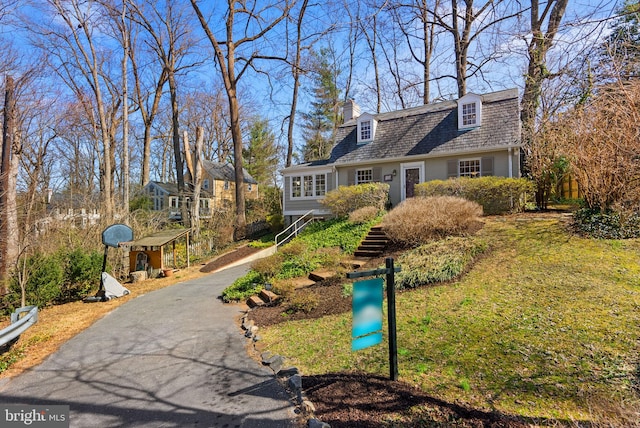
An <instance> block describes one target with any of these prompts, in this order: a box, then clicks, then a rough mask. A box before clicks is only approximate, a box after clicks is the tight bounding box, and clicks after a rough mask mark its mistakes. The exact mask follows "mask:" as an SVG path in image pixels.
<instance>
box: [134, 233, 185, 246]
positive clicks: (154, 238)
mask: <svg viewBox="0 0 640 428" xmlns="http://www.w3.org/2000/svg"><path fill="white" fill-rule="evenodd" d="M190 230H191V229H168V230H161V231H160V232H156V233H153V234H151V235H148V236H145V237H144V238H140V239H136V240H135V241H131V242H130V243H129V244H130V245H131V246H132V247H162V246H163V245H166V244H168V243H169V242H172V241H175V240H177V239H180V238H182V237H183V236H185V235H187V234H188V233H189V232H190Z"/></svg>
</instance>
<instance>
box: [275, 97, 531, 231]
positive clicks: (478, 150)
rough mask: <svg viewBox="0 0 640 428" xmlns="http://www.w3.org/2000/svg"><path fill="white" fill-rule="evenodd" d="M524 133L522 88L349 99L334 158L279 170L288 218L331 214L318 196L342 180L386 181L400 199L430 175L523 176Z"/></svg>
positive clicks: (349, 182)
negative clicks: (407, 99)
mask: <svg viewBox="0 0 640 428" xmlns="http://www.w3.org/2000/svg"><path fill="white" fill-rule="evenodd" d="M520 133H521V131H520V107H519V99H518V90H517V89H509V90H504V91H499V92H493V93H490V94H485V95H477V94H473V93H469V94H467V95H465V96H464V97H462V98H460V99H458V100H455V101H444V102H438V103H433V104H428V105H424V106H420V107H414V108H409V109H405V110H399V111H395V112H389V113H380V114H370V113H363V114H360V107H358V105H357V104H355V102H353V101H348V102H347V103H346V104H345V106H344V124H343V125H341V126H340V127H339V128H338V132H337V133H336V140H335V143H334V146H333V149H332V151H331V155H330V157H329V159H326V160H321V161H314V162H309V163H305V164H301V165H293V166H290V167H288V168H285V169H284V170H282V171H281V172H282V174H283V176H284V192H283V214H284V216H285V221H287V222H288V223H290V222H292V221H293V220H295V219H296V218H298V217H299V216H301V215H303V214H305V213H307V212H309V211H311V210H313V212H314V215H316V216H326V215H329V214H330V213H329V211H328V210H327V208H326V207H325V206H323V205H322V204H321V203H320V200H322V198H324V195H325V194H326V192H328V191H330V190H332V189H335V188H337V187H338V186H341V185H342V186H346V185H352V184H360V183H368V182H385V183H388V184H389V186H390V189H389V199H390V202H391V204H392V206H396V205H397V204H399V203H400V202H402V201H403V200H405V199H406V198H411V197H412V196H413V195H414V188H415V185H416V184H418V183H422V182H425V181H429V180H435V179H447V178H451V177H481V176H487V175H495V176H501V177H519V176H520V146H521V143H520Z"/></svg>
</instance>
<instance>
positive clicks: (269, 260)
mask: <svg viewBox="0 0 640 428" xmlns="http://www.w3.org/2000/svg"><path fill="white" fill-rule="evenodd" d="M283 261H284V254H282V253H275V254H273V255H271V256H269V257H265V258H263V259H258V260H256V261H255V262H253V263H252V264H251V269H253V270H254V271H256V272H258V273H259V274H260V276H261V277H262V278H264V279H265V280H269V279H271V278H273V277H274V276H276V275H277V274H278V272H280V270H281V268H282V262H283Z"/></svg>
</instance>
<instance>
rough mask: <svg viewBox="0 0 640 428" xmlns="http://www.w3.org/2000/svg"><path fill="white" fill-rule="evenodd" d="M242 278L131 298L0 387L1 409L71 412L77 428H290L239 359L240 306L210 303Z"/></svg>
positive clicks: (239, 271) (224, 274)
mask: <svg viewBox="0 0 640 428" xmlns="http://www.w3.org/2000/svg"><path fill="white" fill-rule="evenodd" d="M247 269H248V266H247V264H244V265H240V266H235V267H232V268H230V269H227V270H224V271H220V272H217V273H213V274H210V275H207V276H204V277H202V278H199V279H195V280H191V281H187V282H183V283H179V284H176V285H174V286H171V287H167V288H164V289H161V290H158V291H154V292H151V293H149V294H146V295H144V296H140V297H138V298H136V299H132V300H131V301H129V302H127V303H126V304H124V305H122V306H120V307H118V308H117V309H115V310H114V311H113V312H111V313H109V314H108V315H107V316H105V317H104V318H103V319H101V320H100V321H98V322H97V323H95V324H94V325H93V326H91V327H90V328H89V329H87V330H85V331H84V332H82V333H81V334H79V335H77V336H76V337H74V338H73V339H72V340H70V341H69V342H67V343H66V344H65V345H63V346H62V347H61V348H60V349H59V350H58V351H57V352H56V353H55V354H53V355H52V356H50V357H49V358H48V359H47V360H46V361H45V362H44V363H42V364H41V365H39V366H37V367H36V368H34V369H33V370H31V371H29V372H26V373H24V374H22V375H20V376H17V377H15V378H13V379H11V380H8V381H4V383H2V384H0V403H3V404H31V405H33V404H49V405H53V404H62V405H69V406H70V409H71V414H70V422H71V427H82V428H84V427H87V428H89V427H91V428H94V427H97V428H103V427H189V426H191V427H230V428H231V427H238V428H240V427H242V428H250V427H265V428H270V427H273V428H276V427H277V428H281V427H291V426H293V422H292V420H293V418H294V413H293V411H294V407H293V405H292V404H291V403H290V401H289V400H288V396H287V395H286V393H285V391H284V390H283V389H282V388H281V387H280V385H279V384H278V382H277V381H276V380H275V379H274V377H273V373H272V372H271V371H270V369H268V368H266V367H263V366H261V365H259V364H258V363H257V362H255V361H253V360H252V359H250V358H249V357H248V356H247V353H246V350H245V346H246V344H247V341H246V340H247V339H244V338H243V337H242V334H241V332H240V331H239V330H238V327H237V326H236V324H235V323H234V319H235V317H236V316H237V315H238V314H239V312H238V307H236V306H232V305H224V304H222V303H221V302H220V301H219V300H218V299H217V296H218V295H219V294H220V293H221V291H222V290H223V289H224V287H226V286H227V285H229V284H231V283H232V282H233V280H234V279H235V278H237V277H239V276H241V275H243V274H244V273H245V272H246V271H247ZM91 304H94V305H99V304H100V303H91Z"/></svg>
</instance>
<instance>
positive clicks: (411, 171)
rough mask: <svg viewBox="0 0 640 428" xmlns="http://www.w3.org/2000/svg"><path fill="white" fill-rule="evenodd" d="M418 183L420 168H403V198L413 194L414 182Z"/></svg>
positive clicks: (410, 196)
mask: <svg viewBox="0 0 640 428" xmlns="http://www.w3.org/2000/svg"><path fill="white" fill-rule="evenodd" d="M418 183H420V169H419V168H407V169H405V170H404V195H405V198H413V197H414V196H415V190H416V184H418Z"/></svg>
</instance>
